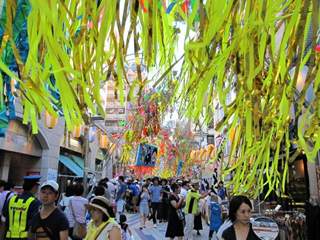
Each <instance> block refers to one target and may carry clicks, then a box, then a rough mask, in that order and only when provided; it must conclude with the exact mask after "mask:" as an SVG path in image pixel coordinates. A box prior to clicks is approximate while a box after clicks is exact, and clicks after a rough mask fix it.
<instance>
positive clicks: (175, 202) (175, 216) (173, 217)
mask: <svg viewBox="0 0 320 240" xmlns="http://www.w3.org/2000/svg"><path fill="white" fill-rule="evenodd" d="M171 190H172V193H171V194H170V196H169V206H168V207H169V212H168V225H167V230H166V235H165V236H166V237H167V238H170V239H174V238H175V237H177V238H178V239H181V240H182V239H183V235H184V234H183V220H184V219H183V212H182V205H183V201H184V200H183V198H181V197H179V193H180V186H179V185H178V184H176V183H172V184H171Z"/></svg>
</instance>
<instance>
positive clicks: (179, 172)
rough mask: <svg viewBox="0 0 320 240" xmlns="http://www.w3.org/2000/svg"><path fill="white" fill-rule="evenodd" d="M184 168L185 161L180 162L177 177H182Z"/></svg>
mask: <svg viewBox="0 0 320 240" xmlns="http://www.w3.org/2000/svg"><path fill="white" fill-rule="evenodd" d="M182 167H183V161H182V160H179V163H178V166H177V176H180V175H181V173H182Z"/></svg>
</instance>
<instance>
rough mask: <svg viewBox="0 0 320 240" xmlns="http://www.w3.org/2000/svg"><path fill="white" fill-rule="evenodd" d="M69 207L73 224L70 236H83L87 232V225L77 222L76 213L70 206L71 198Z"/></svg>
mask: <svg viewBox="0 0 320 240" xmlns="http://www.w3.org/2000/svg"><path fill="white" fill-rule="evenodd" d="M70 209H71V212H72V216H73V218H74V226H73V231H72V236H73V237H76V238H85V236H86V234H87V226H86V224H85V223H79V222H78V221H77V218H76V215H75V214H74V210H73V207H72V199H70Z"/></svg>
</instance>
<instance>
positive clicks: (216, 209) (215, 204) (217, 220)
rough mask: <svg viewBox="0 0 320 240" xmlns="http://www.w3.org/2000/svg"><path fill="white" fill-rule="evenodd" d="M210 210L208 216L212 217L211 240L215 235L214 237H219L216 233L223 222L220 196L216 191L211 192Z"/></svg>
mask: <svg viewBox="0 0 320 240" xmlns="http://www.w3.org/2000/svg"><path fill="white" fill-rule="evenodd" d="M208 212H209V214H208V216H209V219H210V225H209V226H210V231H209V239H210V240H211V239H212V237H213V235H214V238H213V239H217V238H216V233H217V232H218V230H219V228H220V226H221V224H222V212H221V206H220V204H219V197H218V196H217V195H216V194H214V193H211V198H210V203H209V206H208Z"/></svg>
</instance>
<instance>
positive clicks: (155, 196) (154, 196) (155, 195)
mask: <svg viewBox="0 0 320 240" xmlns="http://www.w3.org/2000/svg"><path fill="white" fill-rule="evenodd" d="M161 190H162V186H160V185H157V186H156V185H152V186H151V187H150V188H149V191H150V194H151V202H153V203H159V202H160V197H161Z"/></svg>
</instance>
